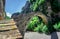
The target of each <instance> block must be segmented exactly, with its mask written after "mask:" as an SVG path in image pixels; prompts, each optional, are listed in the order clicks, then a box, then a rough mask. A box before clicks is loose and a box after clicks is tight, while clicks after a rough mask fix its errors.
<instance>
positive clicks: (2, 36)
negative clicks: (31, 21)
mask: <svg viewBox="0 0 60 39" xmlns="http://www.w3.org/2000/svg"><path fill="white" fill-rule="evenodd" d="M8 38H9V39H16V38H22V35H21V33H19V31H18V29H14V30H9V31H3V32H0V39H8Z"/></svg>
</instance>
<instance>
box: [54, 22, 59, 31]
mask: <svg viewBox="0 0 60 39" xmlns="http://www.w3.org/2000/svg"><path fill="white" fill-rule="evenodd" d="M54 28H55V29H56V30H57V31H59V30H60V22H59V23H56V24H55V25H54Z"/></svg>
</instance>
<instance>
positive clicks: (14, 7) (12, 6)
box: [5, 0, 27, 16]
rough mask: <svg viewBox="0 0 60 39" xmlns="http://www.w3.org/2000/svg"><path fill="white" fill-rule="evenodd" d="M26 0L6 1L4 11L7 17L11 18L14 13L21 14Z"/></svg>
mask: <svg viewBox="0 0 60 39" xmlns="http://www.w3.org/2000/svg"><path fill="white" fill-rule="evenodd" d="M26 1H27V0H6V4H5V11H6V13H7V15H8V16H11V15H12V14H13V13H15V12H21V9H22V7H23V6H24V5H25V3H26Z"/></svg>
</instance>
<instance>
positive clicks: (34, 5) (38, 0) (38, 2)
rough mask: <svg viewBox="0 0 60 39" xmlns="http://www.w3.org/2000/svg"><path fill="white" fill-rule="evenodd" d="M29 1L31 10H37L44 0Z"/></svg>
mask: <svg viewBox="0 0 60 39" xmlns="http://www.w3.org/2000/svg"><path fill="white" fill-rule="evenodd" d="M29 1H30V3H31V6H30V8H31V9H32V10H33V11H37V10H38V9H39V6H41V5H43V4H44V2H45V0H29Z"/></svg>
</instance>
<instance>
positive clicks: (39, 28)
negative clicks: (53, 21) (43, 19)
mask: <svg viewBox="0 0 60 39" xmlns="http://www.w3.org/2000/svg"><path fill="white" fill-rule="evenodd" d="M43 26H44V24H43V23H41V24H37V27H35V28H34V31H35V32H42V28H43Z"/></svg>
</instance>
